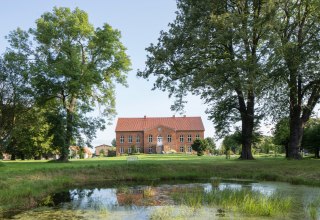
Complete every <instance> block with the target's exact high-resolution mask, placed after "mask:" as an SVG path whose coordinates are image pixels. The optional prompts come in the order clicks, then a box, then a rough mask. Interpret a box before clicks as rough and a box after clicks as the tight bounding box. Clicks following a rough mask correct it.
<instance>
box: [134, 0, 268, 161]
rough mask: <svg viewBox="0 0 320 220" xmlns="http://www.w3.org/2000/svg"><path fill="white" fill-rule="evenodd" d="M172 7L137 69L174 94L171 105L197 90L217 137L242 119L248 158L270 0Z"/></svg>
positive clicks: (263, 79) (189, 1)
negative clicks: (169, 17) (166, 27)
mask: <svg viewBox="0 0 320 220" xmlns="http://www.w3.org/2000/svg"><path fill="white" fill-rule="evenodd" d="M177 7H178V11H177V16H176V19H175V21H174V22H173V23H171V24H170V25H169V27H170V29H169V31H167V32H164V31H162V32H161V34H160V37H159V41H158V43H157V44H156V45H154V44H151V46H150V47H148V48H147V51H148V52H149V55H148V58H147V62H146V64H147V65H146V69H145V70H144V71H140V72H139V73H138V75H139V76H142V77H144V78H149V77H150V76H151V75H154V76H155V77H156V82H155V84H154V85H155V86H154V88H158V89H160V90H166V91H168V92H169V96H170V97H171V96H174V97H175V99H176V101H175V103H174V105H172V109H173V110H177V111H182V110H183V108H184V104H185V101H184V99H183V98H184V96H186V95H187V94H188V93H192V94H195V95H199V96H201V98H202V99H203V100H204V101H205V103H206V104H207V105H208V108H207V111H206V112H207V113H208V114H209V118H210V119H212V120H213V122H214V123H215V130H216V134H217V135H218V136H219V137H223V136H224V135H225V134H227V133H229V131H230V128H231V127H233V126H234V125H235V123H236V122H242V129H243V130H244V131H245V132H244V133H242V135H243V137H242V140H243V143H242V144H243V148H244V150H243V155H242V158H243V159H252V154H251V139H252V135H253V129H254V127H255V126H257V125H258V124H259V120H260V119H261V117H262V113H261V112H259V109H258V108H257V107H256V106H255V103H256V101H258V100H259V98H260V97H262V95H263V91H264V88H265V87H266V86H267V85H268V83H267V80H268V77H267V76H266V73H267V71H264V69H265V61H264V55H266V54H267V53H268V46H267V44H265V43H264V42H266V39H267V38H268V37H269V34H270V32H269V31H268V30H267V29H268V28H269V21H270V18H271V17H272V14H273V7H274V4H273V1H271V0H268V1H254V3H252V2H250V3H249V1H219V2H218V1H211V0H204V1H196V0H179V1H177ZM266 56H268V55H266Z"/></svg>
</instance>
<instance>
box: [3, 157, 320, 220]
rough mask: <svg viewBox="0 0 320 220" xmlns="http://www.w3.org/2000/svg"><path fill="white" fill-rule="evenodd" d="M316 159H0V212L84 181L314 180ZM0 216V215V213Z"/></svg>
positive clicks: (319, 178) (319, 180) (319, 175)
mask: <svg viewBox="0 0 320 220" xmlns="http://www.w3.org/2000/svg"><path fill="white" fill-rule="evenodd" d="M319 168H320V160H313V159H304V160H300V161H293V160H286V159H284V158H259V157H257V158H256V160H252V161H242V160H238V159H237V158H232V159H229V160H226V159H225V157H222V156H221V157H216V156H202V157H198V156H195V155H182V154H181V155H179V154H176V155H174V154H173V155H139V160H138V161H133V162H129V163H128V162H127V160H126V157H113V158H94V159H86V160H71V161H70V162H68V163H53V162H48V161H5V162H2V163H0V175H1V176H0V213H4V212H5V211H7V210H13V209H16V211H18V210H25V209H29V208H32V207H35V206H37V205H38V204H39V203H41V201H42V200H43V198H45V197H46V195H48V194H49V193H53V192H55V191H59V190H62V189H67V188H70V187H77V186H84V185H89V184H101V185H103V184H110V183H112V182H113V183H117V182H123V181H148V180H151V181H160V180H195V179H205V178H210V177H221V178H243V179H254V180H267V181H282V182H289V183H293V184H306V185H313V186H320V169H319ZM0 217H1V215H0Z"/></svg>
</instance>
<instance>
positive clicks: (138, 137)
mask: <svg viewBox="0 0 320 220" xmlns="http://www.w3.org/2000/svg"><path fill="white" fill-rule="evenodd" d="M136 142H137V143H140V136H139V135H137V139H136Z"/></svg>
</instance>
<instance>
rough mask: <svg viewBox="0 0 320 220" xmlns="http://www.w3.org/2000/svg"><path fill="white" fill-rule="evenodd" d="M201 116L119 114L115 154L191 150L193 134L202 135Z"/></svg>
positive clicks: (188, 151)
mask: <svg viewBox="0 0 320 220" xmlns="http://www.w3.org/2000/svg"><path fill="white" fill-rule="evenodd" d="M204 130H205V129H204V126H203V123H202V120H201V117H186V116H184V117H175V116H173V117H161V118H160V117H146V116H145V117H143V118H119V119H118V121H117V126H116V146H117V155H121V154H131V153H146V154H148V153H149V154H154V153H157V154H159V153H168V152H185V153H191V152H192V148H191V145H192V143H193V141H194V140H195V139H197V138H201V139H202V138H204Z"/></svg>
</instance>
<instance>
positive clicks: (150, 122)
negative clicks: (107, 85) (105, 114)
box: [116, 117, 204, 131]
mask: <svg viewBox="0 0 320 220" xmlns="http://www.w3.org/2000/svg"><path fill="white" fill-rule="evenodd" d="M156 126H165V127H168V128H171V129H173V130H176V131H204V126H203V123H202V120H201V117H161V118H160V117H145V118H118V122H117V126H116V131H145V130H148V129H151V128H154V127H156Z"/></svg>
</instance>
